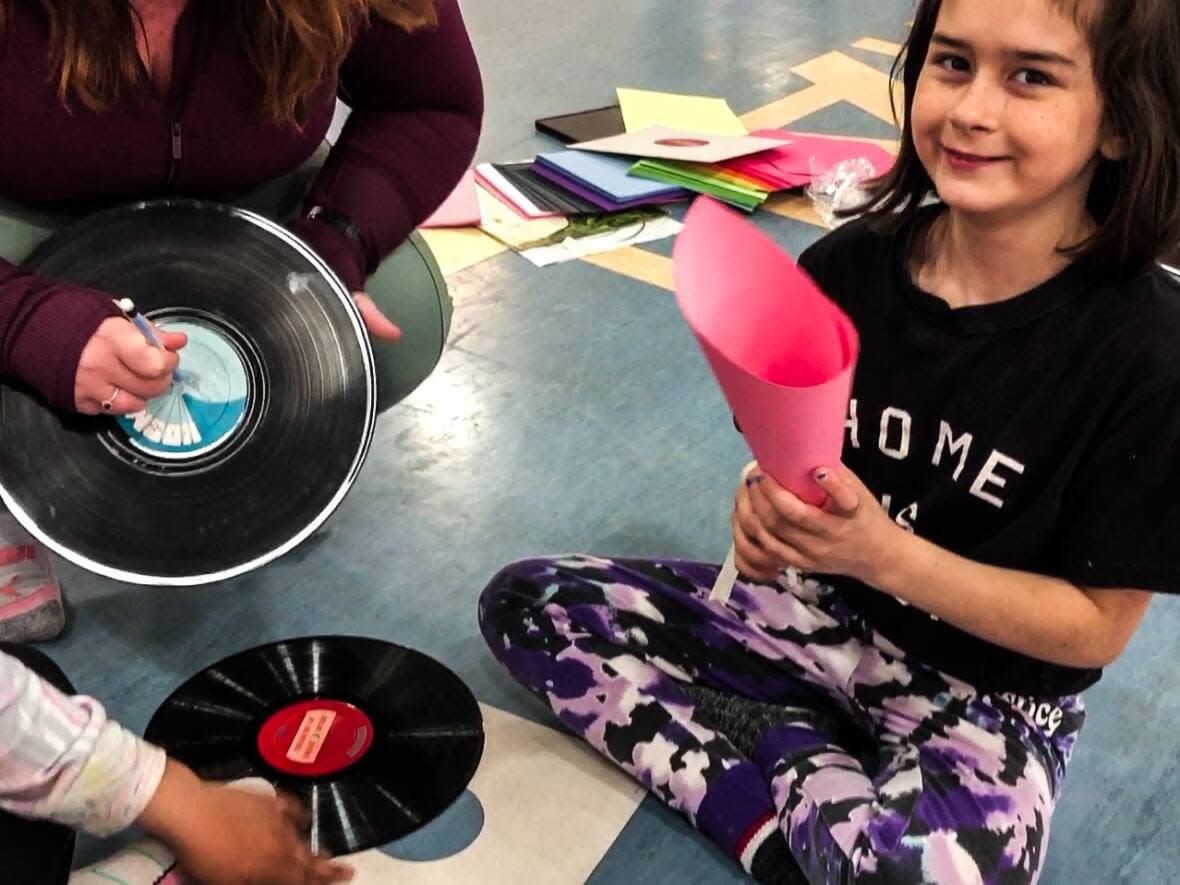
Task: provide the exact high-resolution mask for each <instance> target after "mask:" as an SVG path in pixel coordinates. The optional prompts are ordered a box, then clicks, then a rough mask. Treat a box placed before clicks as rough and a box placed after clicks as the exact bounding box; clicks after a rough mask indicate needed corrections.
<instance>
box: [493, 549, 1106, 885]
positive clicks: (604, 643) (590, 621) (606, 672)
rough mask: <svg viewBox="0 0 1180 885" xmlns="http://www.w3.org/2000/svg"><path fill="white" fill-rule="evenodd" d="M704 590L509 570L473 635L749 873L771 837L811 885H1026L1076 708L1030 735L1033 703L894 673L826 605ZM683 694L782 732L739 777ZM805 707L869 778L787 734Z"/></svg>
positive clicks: (904, 668)
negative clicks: (739, 703) (779, 837)
mask: <svg viewBox="0 0 1180 885" xmlns="http://www.w3.org/2000/svg"><path fill="white" fill-rule="evenodd" d="M717 572H718V567H717V566H714V565H703V564H699V563H691V562H683V561H676V560H664V561H636V560H608V559H599V558H594V557H584V556H579V557H568V558H558V559H536V560H527V561H523V562H518V563H515V564H513V565H510V566H508V567H507V568H506V569H504V570H503V571H502V572H500V574H499V575H497V576H496V577H495V578H494V579H493V580H492V582H491V584H490V585H488V587H487V589H486V590H485V591H484V593H483V596H482V597H481V599H480V610H479V617H480V625H481V628H482V630H483V634H484V637H485V639H486V640H487V642H488V644H489V646H490V647H491V649H492V652H493V653H494V654H495V656H496V657H497V658H498V659H499V660H500V662H501V663H502V664H504V666H505V667H507V668H508V671H509V672H510V673H511V675H512V676H513V678H514V679H516V680H517V681H518V682H520V683H521V684H523V685H524V686H525V687H527V688H528V689H530V690H531V691H533V692H534V693H535V694H537V695H538V696H539V697H540V698H541V699H542V700H544V701H545V702H546V703H547V704H548V705H549V706H550V707H551V708H552V709H553V711H554V712H555V713H556V714H557V716H558V717H559V718H560V719H561V721H562V722H563V723H564V724H565V725H566V726H567V727H569V728H570V729H572V730H573V731H574V732H575V733H577V734H578V735H580V736H581V737H582V738H584V739H585V740H586V741H588V742H589V743H590V744H591V745H592V746H594V747H595V748H596V749H597V750H598V751H599V752H601V753H603V754H604V755H605V756H606V757H607V758H609V759H610V760H612V761H613V762H614V763H616V764H617V765H619V766H621V767H622V768H623V769H624V770H626V771H627V772H628V773H630V774H631V775H632V776H633V777H635V778H636V779H638V780H639V781H640V782H641V783H642V784H643V785H644V786H645V787H647V788H648V789H649V790H650V791H651V792H652V793H653V794H655V795H656V796H657V797H658V798H659V799H661V800H662V801H663V802H665V803H666V804H667V805H668V806H670V807H671V808H673V809H675V810H676V811H679V812H681V813H682V814H684V815H686V816H687V817H688V819H689V820H690V821H691V822H692V823H693V825H694V826H696V827H697V828H698V829H699V830H701V831H702V832H703V833H704V834H705V835H707V836H708V837H710V838H711V839H713V840H714V841H715V842H716V843H717V844H718V845H719V846H720V847H721V848H722V850H724V851H725V852H726V853H728V854H729V855H731V856H732V857H734V858H735V859H737V860H738V861H739V862H740V863H742V865H743V866H744V867H745V868H746V869H747V870H749V869H750V861H751V858H752V856H753V850H754V848H755V847H756V845H757V844H759V843H760V840H761V839H764V838H766V833H767V831H768V829H769V831H770V832H771V833H773V827H774V826H775V825H777V826H778V827H779V828H780V829H781V831H782V833H783V835H784V836H785V838H786V840H787V844H788V846H789V848H790V851H791V853H792V854H793V855H794V857H795V859H796V860H797V861H798V863H799V866H800V868H801V869H802V871H803V873H804V874H805V875H806V877H807V878H808V880H809V881H810V882H812V883H816V885H819V883H830V882H857V883H861V882H865V883H867V882H873V883H877V882H882V883H884V882H890V883H916V882H936V883H958V882H964V883H996V885H1009V883H1011V885H1016V883H1031V882H1035V881H1036V879H1037V877H1038V875H1039V874H1040V871H1041V867H1042V863H1043V860H1044V853H1045V849H1046V844H1047V840H1048V837H1049V821H1050V817H1051V815H1052V811H1053V806H1054V803H1055V801H1056V799H1057V797H1058V795H1059V793H1060V790H1061V785H1062V780H1063V777H1064V774H1065V766H1066V763H1067V761H1068V759H1069V756H1070V753H1071V751H1072V749H1073V745H1074V742H1075V740H1076V738H1077V733H1078V731H1079V729H1080V728H1081V725H1082V721H1083V719H1084V717H1085V714H1084V711H1083V706H1082V701H1081V698H1080V697H1079V696H1071V697H1065V698H1055V699H1052V701H1050V702H1049V703H1051V705H1052V707H1053V708H1054V715H1053V716H1052V717H1051V718H1050V719H1049V721H1051V722H1052V725H1051V726H1044V727H1041V726H1038V725H1037V724H1036V723H1035V722H1034V721H1033V719H1032V718H1031V717H1030V716H1029V715H1027V714H1026V713H1025V712H1023V710H1024V709H1032V708H1034V707H1035V706H1036V704H1035V703H1034V701H1033V699H1028V698H1019V697H1012V696H1010V695H1005V696H1003V697H1000V696H995V695H985V694H981V693H980V692H978V691H976V690H975V689H974V688H972V687H971V686H970V685H968V684H966V683H964V682H962V681H960V680H958V679H955V678H954V677H951V676H948V675H946V674H944V673H941V672H939V671H937V670H934V669H931V668H929V667H926V666H924V665H923V664H921V663H920V662H918V661H915V660H912V659H907V657H906V655H905V653H904V652H902V651H901V650H900V649H898V648H896V647H895V646H893V645H891V644H890V643H889V642H888V641H887V640H885V639H884V638H882V637H881V636H880V635H878V634H876V633H875V632H874V631H872V630H871V629H870V628H868V627H867V626H866V625H865V624H864V623H863V621H862V620H861V619H859V618H857V617H856V616H855V615H853V614H852V612H850V611H849V610H848V609H847V607H846V606H844V605H843V604H842V603H841V601H840V599H839V596H838V594H837V593H836V591H834V590H832V589H831V588H830V587H827V586H825V585H822V584H819V583H817V582H815V581H810V580H799V579H798V578H791V577H789V576H788V575H784V577H783V578H782V579H781V580H780V582H779V584H777V585H773V584H757V583H747V582H744V581H742V580H739V581H738V583H737V585H736V586H735V587H734V591H733V594H732V596H731V597H730V599H729V601H728V602H727V603H722V602H717V601H711V600H710V599H709V598H708V597H709V592H710V590H711V588H712V585H713V582H714V579H715V578H716V576H717ZM685 682H693V683H696V684H698V685H703V686H707V687H710V688H714V689H721V690H725V691H730V692H735V693H738V694H741V695H745V696H747V697H750V698H754V699H757V700H760V701H769V702H773V703H776V704H778V703H781V704H784V705H785V712H786V713H787V715H784V719H783V722H782V723H776V724H775V725H773V726H771V727H768V729H767V730H766V731H765V732H764V733H763V734H762V735H761V737H760V738H759V739H758V742H757V746H756V750H755V752H754V753H753V756H752V758H746V757H744V756H742V755H741V754H740V753H739V752H738V751H737V750H736V749H735V748H734V746H733V745H732V744H731V742H730V741H729V740H728V739H727V738H726V736H725V735H722V734H718V733H716V732H714V731H712V730H710V729H709V728H708V727H706V726H705V725H703V724H702V723H701V722H700V721H698V720H697V719H694V716H693V712H694V708H693V703H692V701H691V700H690V699H689V698H688V697H687V696H686V695H685V694H684V693H683V692H682V691H681V690H680V688H679V686H680V684H682V683H685ZM1046 700H1047V699H1036V701H1037V702H1045V701H1046ZM800 708H808V709H823V708H827V709H830V710H831V711H832V712H833V713H834V714H835V715H836V716H837V717H838V718H839V719H841V720H842V721H844V722H850V723H851V724H852V725H853V726H854V730H855V731H858V732H859V733H860V737H861V738H862V739H863V742H864V743H865V744H866V745H867V747H868V748H869V750H870V752H869V753H868V754H867V756H868V757H869V758H868V764H867V765H866V764H865V757H866V754H863V753H861V754H859V755H858V753H857V751H854V750H852V749H851V744H850V742H849V741H848V739H847V736H846V735H845V734H844V732H843V730H838V729H835V728H826V727H824V726H823V725H822V724H820V723H823V722H826V721H829V720H828V719H825V718H823V717H818V716H806V715H803V713H802V712H801V713H800V714H799V715H798V716H796V717H795V718H794V719H792V717H791V716H790V715H789V711H790V709H800ZM1042 709H1043V708H1042ZM1058 711H1059V712H1058ZM1044 719H1045V717H1042V720H1044Z"/></svg>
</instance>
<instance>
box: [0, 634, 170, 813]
mask: <svg viewBox="0 0 1180 885" xmlns="http://www.w3.org/2000/svg"><path fill="white" fill-rule="evenodd" d="M164 763H165V755H164V752H163V750H160V749H159V748H157V747H154V746H152V745H151V744H148V743H146V742H145V741H143V740H142V739H140V738H139V737H137V736H136V735H134V734H132V733H131V732H130V731H128V730H127V729H125V728H123V727H122V726H120V725H119V724H118V723H115V722H111V721H110V720H108V719H107V716H106V712H105V711H104V710H103V708H102V706H101V705H100V704H98V702H96V701H95V700H93V699H92V698H88V697H82V696H77V697H68V696H66V695H64V694H62V693H61V692H60V691H58V690H57V689H56V688H54V687H53V686H52V685H49V684H48V683H47V682H45V681H44V680H42V679H41V678H40V677H38V676H37V675H36V674H35V673H33V672H31V671H30V670H29V669H28V668H27V667H25V666H24V665H23V664H22V663H21V662H20V661H18V660H16V659H15V658H13V657H11V656H9V655H6V654H2V653H0V808H3V809H4V810H6V811H9V812H12V813H14V814H17V815H21V816H23V817H34V818H45V819H48V820H53V821H56V822H58V823H62V824H66V825H67V826H71V827H75V828H77V829H80V830H84V831H86V832H89V833H93V834H95V835H100V836H101V835H107V834H109V833H113V832H116V831H118V830H121V829H123V828H124V827H127V826H129V825H130V824H132V823H133V822H134V821H135V819H136V818H138V817H139V815H140V814H141V813H142V812H143V810H144V808H145V807H146V805H147V803H148V802H149V801H150V800H151V798H152V796H153V795H154V794H155V792H156V787H157V786H158V785H159V783H160V778H161V777H162V776H163V774H164Z"/></svg>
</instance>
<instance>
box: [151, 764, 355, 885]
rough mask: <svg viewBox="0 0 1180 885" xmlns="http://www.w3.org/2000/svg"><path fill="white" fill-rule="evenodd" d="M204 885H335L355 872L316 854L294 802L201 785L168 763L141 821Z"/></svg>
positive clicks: (303, 815)
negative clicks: (332, 884)
mask: <svg viewBox="0 0 1180 885" xmlns="http://www.w3.org/2000/svg"><path fill="white" fill-rule="evenodd" d="M138 823H139V825H140V826H141V827H142V828H143V829H144V830H145V831H147V832H148V833H149V834H150V835H152V836H154V837H156V838H157V839H159V840H160V841H162V842H163V843H164V844H165V845H167V846H168V847H169V849H171V851H172V853H173V854H175V855H176V860H177V864H178V866H179V867H180V869H181V870H182V871H184V873H185V874H186V875H187V876H189V877H190V878H192V879H194V880H195V881H196V882H198V883H200V885H242V883H244V882H245V883H250V885H330V883H334V882H347V881H348V880H349V879H351V878H352V870H351V869H349V868H348V867H347V866H345V865H344V864H342V863H338V862H335V861H332V860H329V859H328V858H324V857H317V856H315V855H313V854H312V853H311V849H310V848H309V847H308V844H307V840H306V838H305V837H304V835H303V834H304V831H305V829H306V812H305V811H304V810H303V808H302V807H300V805H299V803H298V802H296V801H295V800H294V799H292V798H291V797H289V796H281V795H280V796H274V795H259V794H257V793H253V792H248V791H246V790H239V789H235V788H233V787H224V786H218V785H215V784H212V783H209V782H207V781H202V780H200V779H199V778H198V777H197V776H196V775H195V774H193V773H192V771H190V770H189V769H188V768H186V767H185V766H183V765H181V764H180V763H178V762H176V761H174V760H171V759H170V760H168V767H167V769H166V770H165V773H164V779H163V780H162V781H161V782H160V786H159V787H158V788H157V790H156V794H155V796H153V797H152V801H151V802H150V803H148V807H147V809H146V810H145V811H144V812H143V814H142V815H141V816H140V818H139V820H138Z"/></svg>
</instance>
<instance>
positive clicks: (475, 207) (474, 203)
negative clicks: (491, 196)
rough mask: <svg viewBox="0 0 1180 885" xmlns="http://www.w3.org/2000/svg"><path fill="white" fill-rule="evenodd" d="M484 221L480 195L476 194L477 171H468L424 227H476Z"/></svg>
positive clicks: (423, 223) (423, 224) (425, 222)
mask: <svg viewBox="0 0 1180 885" xmlns="http://www.w3.org/2000/svg"><path fill="white" fill-rule="evenodd" d="M481 220H482V219H481V218H480V214H479V195H478V194H476V192H475V170H474V169H468V170H467V171H466V172H465V173H464V174H463V177H462V178H460V179H459V183H458V184H457V185H456V186H455V189H454V190H453V191H451V195H450V196H449V197H447V198H446V199H445V200H443V204H442V205H441V206H439V207H438V208H437V209H435V210H434V214H433V215H431V216H430V217H429V218H427V219H426V220H425V221H424V222H422V225H421V226H422V227H475V226H476V225H478V224H479V222H480V221H481Z"/></svg>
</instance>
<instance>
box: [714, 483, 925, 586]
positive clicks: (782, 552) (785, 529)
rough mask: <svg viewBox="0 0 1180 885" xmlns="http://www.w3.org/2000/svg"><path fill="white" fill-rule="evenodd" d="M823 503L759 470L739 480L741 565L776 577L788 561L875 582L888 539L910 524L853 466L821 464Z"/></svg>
mask: <svg viewBox="0 0 1180 885" xmlns="http://www.w3.org/2000/svg"><path fill="white" fill-rule="evenodd" d="M814 475H815V481H816V483H817V484H818V485H819V486H820V487H821V488H822V489H823V490H824V491H825V492H827V495H828V500H827V502H826V503H825V504H824V506H823V507H822V508H820V507H814V506H812V505H810V504H807V503H805V502H803V501H801V500H800V499H799V498H798V497H797V496H796V495H793V494H791V492H789V491H787V490H786V489H784V488H783V487H782V486H780V485H779V484H778V483H776V482H775V481H774V480H773V479H771V478H770V477H769V476H767V475H765V474H764V473H762V471H761V470H759V469H755V470H754V471H752V472H751V473H750V474H749V475H748V476H746V477H744V478H743V480H742V483H741V485H739V486H738V491H737V498H736V501H735V504H734V509H733V518H732V523H733V537H734V552H735V562H736V565H737V567H738V570H739V571H740V572H741V573H742V574H744V575H748V576H749V577H751V578H754V579H756V580H760V581H773V580H774V579H775V578H776V577H777V576H778V574H779V572H780V571H782V570H783V569H784V568H787V567H795V568H798V569H801V570H802V571H807V572H820V573H822V574H831V575H848V576H850V577H853V578H857V579H858V580H860V581H863V582H864V583H866V584H869V585H870V586H875V584H874V581H875V575H876V574H877V573H878V569H879V566H880V564H881V563H882V562H883V560H884V557H885V556H886V555H887V554H888V552H889V548H890V540H891V539H893V538H895V537H896V533H897V532H899V531H904V529H902V528H901V527H900V526H898V525H897V524H896V523H895V522H894V521H893V520H892V519H890V518H889V515H888V514H887V513H886V512H885V510H884V509H883V508H882V507H881V505H880V504H879V503H878V502H877V499H876V498H875V497H874V496H873V494H872V492H870V491H869V490H868V489H867V488H865V486H864V484H863V483H862V482H861V481H860V480H859V479H858V478H857V477H856V475H855V474H854V473H853V472H852V471H851V470H849V469H848V468H846V467H844V466H842V465H841V467H840V468H839V469H838V470H829V469H825V468H821V469H819V470H817V471H816V472H815V474H814Z"/></svg>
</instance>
